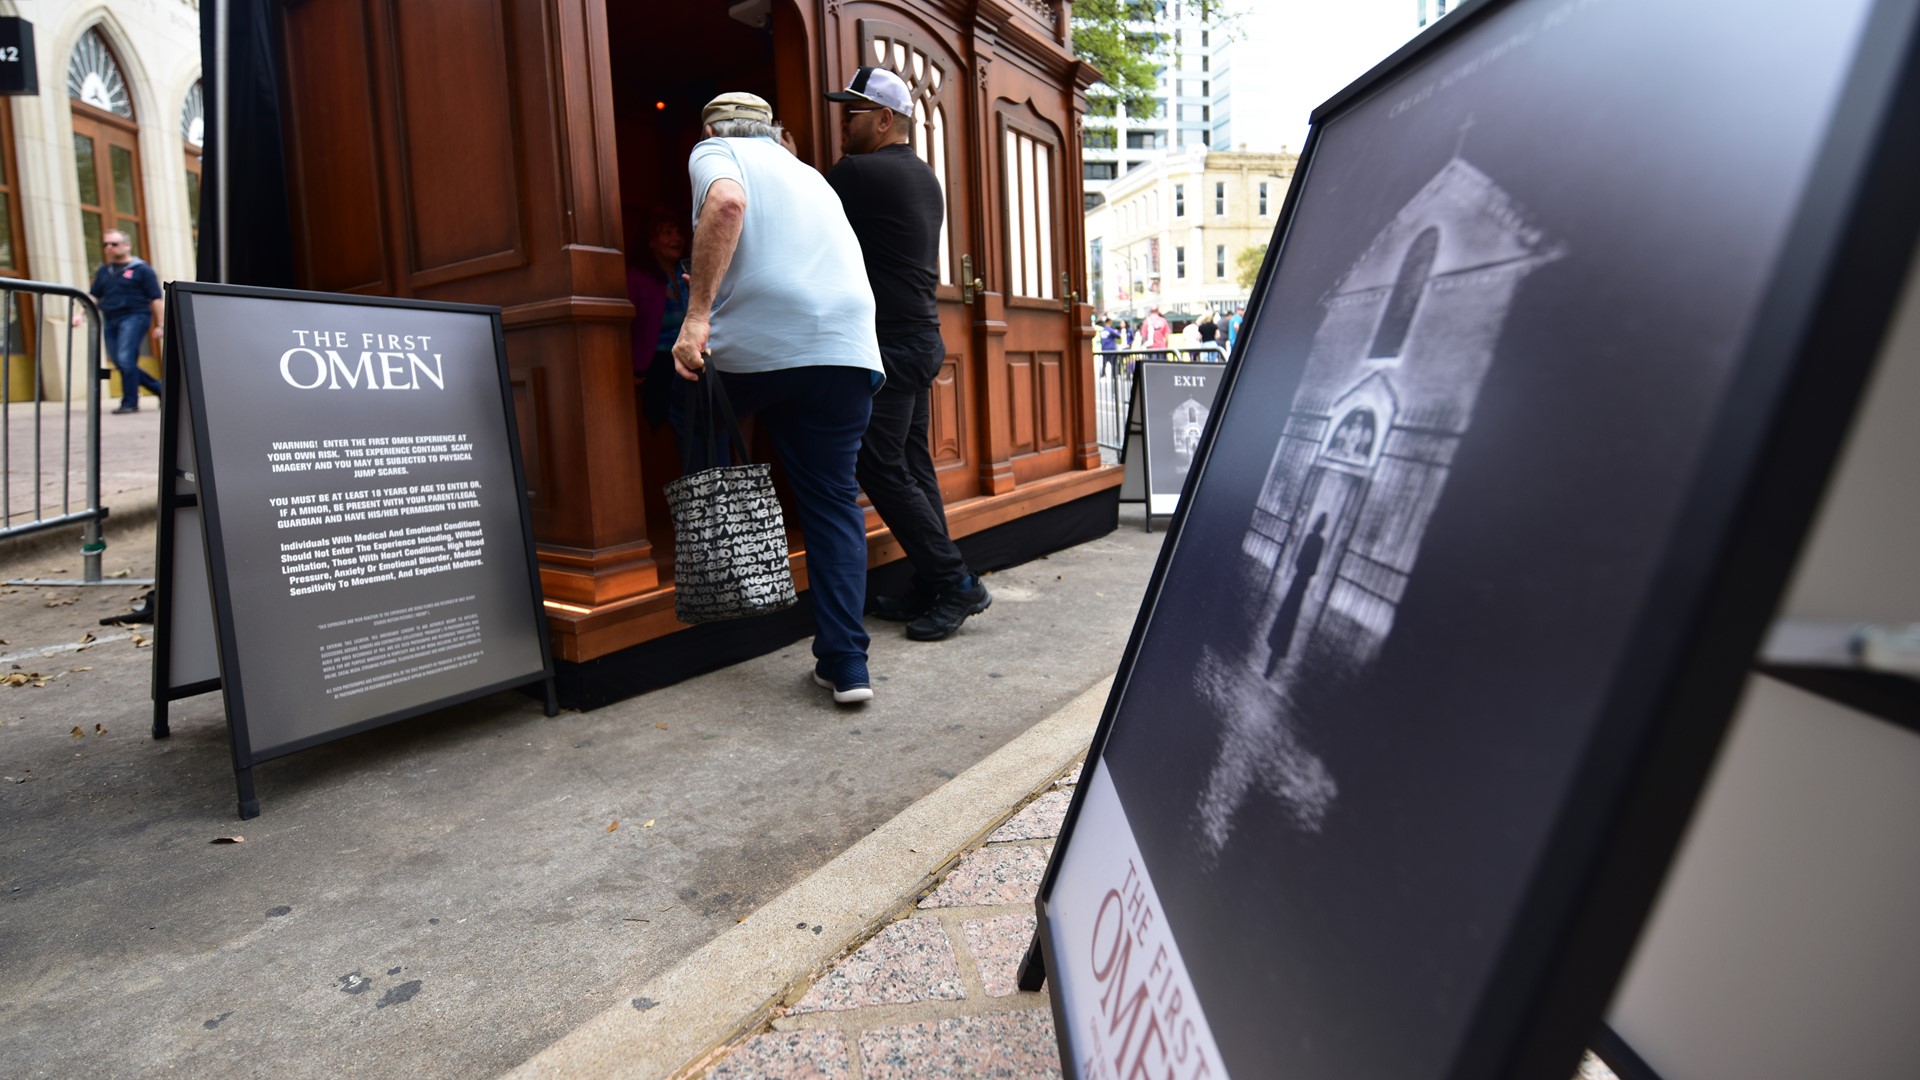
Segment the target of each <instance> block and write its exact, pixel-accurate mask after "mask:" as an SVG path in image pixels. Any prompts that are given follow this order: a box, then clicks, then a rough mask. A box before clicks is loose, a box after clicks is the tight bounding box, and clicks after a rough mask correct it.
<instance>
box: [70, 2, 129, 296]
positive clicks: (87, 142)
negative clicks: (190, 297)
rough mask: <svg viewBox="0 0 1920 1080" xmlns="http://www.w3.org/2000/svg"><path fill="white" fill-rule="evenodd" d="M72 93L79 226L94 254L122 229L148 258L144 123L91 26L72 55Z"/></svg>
mask: <svg viewBox="0 0 1920 1080" xmlns="http://www.w3.org/2000/svg"><path fill="white" fill-rule="evenodd" d="M67 96H68V98H69V99H70V101H69V104H70V105H71V107H72V110H73V160H74V167H75V173H76V179H77V181H78V188H79V191H78V195H79V203H80V226H81V229H82V230H83V231H84V233H85V235H86V239H87V248H88V252H89V258H91V259H94V260H95V261H97V260H98V257H99V255H100V250H101V249H100V240H101V237H102V236H104V235H105V234H106V233H107V232H109V231H110V230H113V229H118V230H120V231H121V232H123V233H126V234H127V239H128V240H130V241H132V242H133V253H134V254H135V255H138V256H140V257H141V258H145V257H146V254H147V246H146V245H147V236H146V228H145V223H146V219H147V215H146V203H145V200H144V198H143V197H142V195H141V192H140V145H139V141H140V125H139V124H138V123H137V122H136V121H135V118H134V115H133V102H132V100H131V99H130V97H129V96H128V94H127V84H126V80H125V79H123V78H121V76H120V64H119V61H117V60H115V59H114V56H113V50H112V49H111V48H109V47H108V45H107V42H106V39H105V38H103V37H101V36H100V31H99V30H97V29H95V30H88V31H87V32H86V33H85V34H83V35H81V37H80V41H79V43H78V44H76V45H75V46H74V47H73V55H72V56H70V57H68V59H67Z"/></svg>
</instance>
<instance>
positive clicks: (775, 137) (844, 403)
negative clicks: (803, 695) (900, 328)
mask: <svg viewBox="0 0 1920 1080" xmlns="http://www.w3.org/2000/svg"><path fill="white" fill-rule="evenodd" d="M700 120H701V123H703V124H704V125H706V131H707V136H708V138H707V139H706V140H705V141H703V142H701V143H699V144H698V145H696V146H695V147H694V148H693V155H692V157H691V159H690V160H689V161H688V163H687V170H688V173H689V174H690V176H691V179H692V181H693V204H694V212H693V269H692V273H691V275H690V280H689V282H688V287H687V317H686V321H685V322H684V323H682V324H681V326H680V338H679V340H678V341H676V342H675V343H674V346H673V361H674V368H675V370H676V371H678V372H679V373H680V375H681V377H682V378H686V379H693V380H697V379H699V378H701V377H702V375H703V373H704V370H705V368H706V367H707V366H708V364H709V362H710V363H711V365H712V367H713V368H714V370H715V371H717V372H718V373H719V375H720V378H721V382H722V385H724V386H725V388H726V391H727V397H728V398H729V399H730V400H731V401H732V403H733V407H734V411H735V412H736V413H738V414H739V415H741V416H747V415H757V416H759V418H760V426H761V427H762V428H764V429H765V430H766V431H767V433H768V434H769V435H771V436H772V438H773V445H774V451H775V453H776V454H778V455H779V458H780V464H781V466H782V468H783V469H784V470H785V472H786V477H787V481H788V484H789V486H790V487H791V489H792V491H793V494H794V500H795V502H796V503H797V508H798V510H799V512H800V527H801V529H802V530H803V531H804V532H805V534H806V545H807V581H808V586H809V589H810V590H811V592H812V595H813V617H814V625H815V631H816V632H815V635H814V639H813V655H814V657H815V663H814V669H813V680H814V682H816V683H818V684H819V685H821V686H824V687H827V688H829V689H831V690H832V691H833V699H834V700H835V701H837V702H840V703H841V704H853V703H857V702H862V701H867V700H870V699H871V698H872V697H873V687H872V684H871V682H870V681H869V678H868V674H867V641H868V638H867V631H866V628H865V626H864V625H863V624H862V621H861V612H862V610H863V608H864V607H865V606H866V588H867V531H866V512H865V511H864V510H862V509H861V508H860V504H859V501H858V500H859V496H860V485H859V483H858V481H857V480H855V478H854V464H855V461H856V460H857V459H858V456H859V452H860V440H861V436H862V435H864V434H865V433H866V430H867V420H868V418H869V415H870V412H871V409H872V405H873V393H874V391H875V390H877V389H879V387H880V384H881V381H882V375H881V366H880V346H879V343H878V341H877V340H876V338H875V336H874V306H873V291H872V289H871V288H870V287H869V286H868V284H867V274H866V265H865V263H864V262H863V261H862V260H861V256H860V243H859V241H858V240H857V239H855V237H854V234H853V228H852V226H850V225H848V224H847V216H846V214H845V212H844V211H842V210H841V207H840V198H839V196H837V195H835V194H834V192H833V189H832V188H830V187H828V186H827V182H826V180H824V179H822V178H821V176H820V174H819V173H817V172H815V171H814V170H813V169H812V168H810V167H809V166H807V165H806V164H804V163H803V162H801V161H800V160H799V159H798V158H796V157H794V156H793V154H791V153H789V152H788V151H787V149H786V148H785V147H783V146H782V145H781V143H780V133H779V129H778V128H776V127H775V126H774V124H773V108H772V106H770V105H768V104H767V102H766V101H765V100H764V99H762V98H759V97H756V96H754V95H753V94H745V93H731V94H722V95H720V96H719V97H717V98H714V99H713V100H712V101H710V102H708V103H707V106H706V108H705V109H704V110H702V112H701V114H700Z"/></svg>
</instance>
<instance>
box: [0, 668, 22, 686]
mask: <svg viewBox="0 0 1920 1080" xmlns="http://www.w3.org/2000/svg"><path fill="white" fill-rule="evenodd" d="M0 682H4V683H6V684H7V685H8V686H25V685H27V677H26V676H25V675H22V674H20V673H19V672H17V671H16V672H14V673H13V674H11V675H9V676H7V677H6V678H5V679H0Z"/></svg>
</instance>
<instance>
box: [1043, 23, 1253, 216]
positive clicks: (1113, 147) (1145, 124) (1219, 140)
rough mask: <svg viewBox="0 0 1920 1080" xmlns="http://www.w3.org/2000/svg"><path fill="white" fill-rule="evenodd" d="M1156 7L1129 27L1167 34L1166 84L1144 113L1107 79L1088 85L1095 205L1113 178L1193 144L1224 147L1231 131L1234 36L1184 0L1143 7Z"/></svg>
mask: <svg viewBox="0 0 1920 1080" xmlns="http://www.w3.org/2000/svg"><path fill="white" fill-rule="evenodd" d="M1143 8H1146V9H1150V10H1152V11H1153V12H1154V14H1153V17H1152V18H1148V19H1141V20H1138V21H1136V22H1134V23H1132V24H1131V25H1130V29H1132V30H1135V31H1137V32H1139V33H1142V34H1151V33H1157V34H1161V35H1163V40H1162V42H1161V44H1160V47H1159V50H1158V52H1157V53H1156V54H1155V60H1156V62H1157V63H1158V64H1159V65H1160V85H1159V86H1158V88H1157V89H1156V90H1155V91H1154V95H1153V99H1152V104H1151V105H1150V106H1149V107H1148V108H1147V109H1146V110H1144V114H1143V115H1139V116H1134V115H1131V114H1130V113H1129V111H1128V109H1127V108H1126V106H1124V105H1123V104H1121V102H1120V99H1119V97H1118V96H1116V95H1115V94H1114V93H1113V92H1112V91H1111V90H1109V89H1108V88H1107V87H1105V86H1104V85H1095V86H1093V87H1092V88H1090V89H1089V90H1088V91H1087V119H1086V127H1085V130H1084V131H1083V132H1082V135H1081V146H1082V151H1081V157H1082V168H1083V169H1084V175H1085V178H1086V192H1087V200H1088V203H1089V208H1091V204H1092V203H1093V202H1094V200H1095V196H1097V195H1099V194H1101V193H1102V192H1103V191H1104V190H1105V188H1106V187H1107V185H1108V184H1109V183H1111V182H1112V181H1114V180H1116V179H1118V178H1120V177H1122V176H1125V175H1127V174H1128V173H1129V172H1131V171H1133V170H1135V169H1139V168H1142V167H1144V166H1146V165H1148V164H1150V163H1152V162H1153V161H1154V160H1155V159H1156V158H1157V157H1159V156H1160V155H1161V154H1162V153H1165V152H1167V151H1173V150H1181V149H1184V148H1187V147H1194V146H1199V147H1221V148H1223V149H1224V148H1226V147H1228V146H1229V145H1231V144H1230V142H1229V140H1230V139H1231V137H1232V134H1233V124H1232V109H1231V101H1232V94H1231V89H1232V81H1231V77H1230V71H1229V65H1228V57H1229V55H1230V53H1231V51H1232V45H1231V43H1230V42H1229V41H1228V35H1227V34H1225V33H1223V32H1222V31H1221V29H1220V28H1219V27H1216V26H1214V25H1213V24H1212V23H1211V22H1210V21H1208V20H1204V19H1201V18H1200V17H1199V16H1198V15H1196V14H1194V13H1193V12H1191V11H1189V10H1187V8H1186V6H1185V5H1184V4H1167V5H1161V6H1157V7H1156V6H1153V5H1143Z"/></svg>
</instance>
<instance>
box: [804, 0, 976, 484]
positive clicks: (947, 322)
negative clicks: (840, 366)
mask: <svg viewBox="0 0 1920 1080" xmlns="http://www.w3.org/2000/svg"><path fill="white" fill-rule="evenodd" d="M926 7H927V5H925V4H918V5H916V4H911V3H892V2H888V0H853V2H849V3H845V4H842V5H840V11H839V20H840V22H839V30H840V32H839V34H838V35H837V40H838V42H839V46H840V55H839V58H838V61H837V62H829V63H828V64H827V65H826V66H827V73H826V79H825V81H826V82H828V83H831V84H833V85H832V88H833V89H835V90H837V89H839V88H840V87H842V86H844V85H846V82H847V80H848V79H849V78H851V77H852V75H853V72H854V70H855V69H856V68H859V67H862V66H868V65H872V66H879V67H885V68H887V69H888V70H890V71H892V72H894V73H895V74H897V75H899V76H900V77H901V79H902V80H903V81H905V82H906V84H907V86H908V88H909V90H910V91H911V92H912V93H913V95H914V102H915V110H916V115H915V117H914V122H913V125H912V127H911V128H910V131H911V133H912V137H913V148H914V153H915V154H916V156H918V157H919V158H920V159H921V160H922V161H925V162H926V163H927V165H928V167H929V168H931V169H933V170H934V174H935V176H936V177H938V178H939V180H940V183H941V189H942V191H943V193H944V194H945V197H946V204H947V218H946V229H945V231H944V233H943V234H942V236H941V244H940V255H939V263H940V265H939V270H940V275H939V281H940V284H939V286H938V288H937V289H936V291H935V296H936V297H937V301H938V306H939V309H940V335H941V337H942V339H943V340H944V341H945V342H946V347H947V363H946V365H945V366H944V367H943V368H942V370H941V373H940V376H939V378H938V379H937V380H936V381H935V383H934V386H933V400H932V414H933V415H932V420H931V423H930V425H929V435H930V438H931V442H932V447H931V450H932V453H933V460H934V464H935V466H936V468H938V469H939V470H940V490H941V494H942V496H943V497H944V498H946V499H947V500H948V501H949V502H952V501H958V500H960V499H966V498H971V497H973V496H975V495H978V494H980V490H981V488H980V477H979V475H978V473H979V470H978V469H977V468H976V467H975V466H976V465H977V463H978V462H979V461H981V460H982V458H983V455H984V452H985V447H984V444H983V443H982V442H981V438H982V433H984V432H985V431H986V429H987V427H988V425H987V424H986V423H985V422H984V421H983V419H982V417H981V416H980V409H981V408H982V404H981V402H979V401H978V400H976V398H977V396H978V393H977V392H978V388H979V386H980V385H981V383H980V381H979V379H978V377H977V376H978V375H979V374H980V371H981V369H980V367H979V365H980V363H981V360H980V356H981V350H980V347H979V344H978V342H977V340H976V328H975V326H974V312H973V308H972V305H970V304H967V303H964V302H963V300H962V296H961V289H960V278H961V272H960V270H961V256H963V255H973V256H974V257H975V258H976V259H978V258H979V257H980V256H982V255H984V254H985V253H984V252H983V251H980V250H979V249H978V248H977V246H976V243H975V237H974V222H973V214H972V204H971V195H970V176H971V173H972V169H973V162H974V160H975V155H977V154H978V153H979V148H978V146H977V145H976V139H975V137H974V134H973V128H972V115H971V112H972V109H971V106H972V102H971V99H970V97H969V90H970V89H971V87H972V79H971V78H970V77H969V76H970V72H971V68H970V67H969V66H968V64H967V62H966V54H965V49H966V47H967V45H968V44H969V42H968V40H967V38H968V35H967V34H966V33H965V32H964V31H963V28H962V27H960V26H959V25H950V24H946V23H944V22H943V21H942V20H943V18H944V16H943V15H942V14H941V13H939V12H934V11H928V10H926ZM826 130H827V131H828V132H830V133H831V134H830V139H829V141H830V143H831V144H832V146H833V148H834V149H833V154H832V156H838V154H839V153H840V151H841V148H840V146H839V139H840V134H839V132H840V125H839V113H838V112H837V111H834V110H833V109H829V110H828V116H827V124H826Z"/></svg>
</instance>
